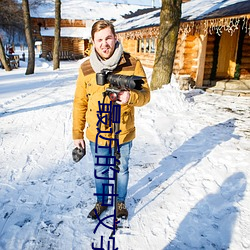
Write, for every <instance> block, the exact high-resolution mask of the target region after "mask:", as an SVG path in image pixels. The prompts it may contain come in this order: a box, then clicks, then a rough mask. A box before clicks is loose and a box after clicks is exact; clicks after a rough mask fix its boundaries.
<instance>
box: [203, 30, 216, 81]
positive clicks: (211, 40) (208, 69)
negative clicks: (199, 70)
mask: <svg viewBox="0 0 250 250" xmlns="http://www.w3.org/2000/svg"><path fill="white" fill-rule="evenodd" d="M214 46H215V34H213V35H210V34H208V37H207V50H206V59H205V68H204V78H203V80H205V82H208V84H209V81H210V77H211V73H212V68H213V57H214Z"/></svg>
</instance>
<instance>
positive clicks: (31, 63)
mask: <svg viewBox="0 0 250 250" xmlns="http://www.w3.org/2000/svg"><path fill="white" fill-rule="evenodd" d="M22 8H23V18H24V30H25V36H26V41H27V44H28V66H27V69H26V72H25V74H26V75H30V74H34V70H35V48H34V41H33V37H32V29H31V21H30V9H29V1H28V0H22Z"/></svg>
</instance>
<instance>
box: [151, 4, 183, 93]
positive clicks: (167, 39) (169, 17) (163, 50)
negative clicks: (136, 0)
mask: <svg viewBox="0 0 250 250" xmlns="http://www.w3.org/2000/svg"><path fill="white" fill-rule="evenodd" d="M181 2H182V0H162V7H161V14H160V31H159V37H158V44H157V51H156V57H155V63H154V68H153V74H152V81H151V84H150V87H151V89H152V90H154V89H158V88H161V87H162V85H163V84H168V83H170V81H171V75H172V70H173V64H174V57H175V48H176V43H177V38H178V31H179V25H180V17H181Z"/></svg>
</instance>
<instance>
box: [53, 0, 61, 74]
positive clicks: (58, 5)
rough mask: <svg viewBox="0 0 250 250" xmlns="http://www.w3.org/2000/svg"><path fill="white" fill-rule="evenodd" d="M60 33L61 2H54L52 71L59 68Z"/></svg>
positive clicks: (57, 0) (56, 0) (58, 0)
mask: <svg viewBox="0 0 250 250" xmlns="http://www.w3.org/2000/svg"><path fill="white" fill-rule="evenodd" d="M60 33H61V0H55V40H54V49H53V69H54V70H55V69H58V68H60V58H59V48H60V37H61V35H60Z"/></svg>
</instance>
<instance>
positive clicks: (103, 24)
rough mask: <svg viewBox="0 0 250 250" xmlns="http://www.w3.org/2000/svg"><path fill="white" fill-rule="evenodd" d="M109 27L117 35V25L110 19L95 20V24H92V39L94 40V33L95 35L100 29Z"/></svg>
mask: <svg viewBox="0 0 250 250" xmlns="http://www.w3.org/2000/svg"><path fill="white" fill-rule="evenodd" d="M108 27H109V28H110V29H111V32H112V33H113V35H114V36H115V27H114V25H113V24H112V23H111V22H110V21H107V20H99V21H97V22H95V23H94V24H93V26H92V29H91V38H92V40H94V35H95V33H96V32H98V31H100V30H102V29H106V28H108Z"/></svg>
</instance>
